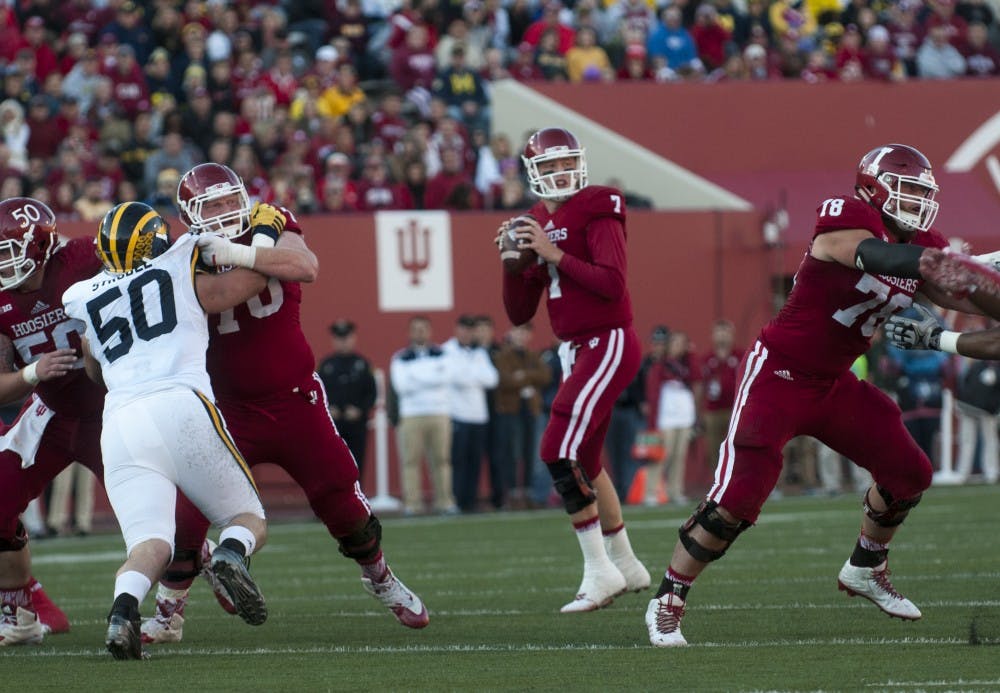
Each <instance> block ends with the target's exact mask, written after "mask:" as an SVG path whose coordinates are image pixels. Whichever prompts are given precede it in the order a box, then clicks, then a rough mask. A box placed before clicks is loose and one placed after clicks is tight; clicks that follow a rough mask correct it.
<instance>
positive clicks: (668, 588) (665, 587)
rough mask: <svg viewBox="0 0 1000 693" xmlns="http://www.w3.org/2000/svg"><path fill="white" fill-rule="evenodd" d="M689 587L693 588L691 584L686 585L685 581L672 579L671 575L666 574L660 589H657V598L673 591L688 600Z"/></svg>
mask: <svg viewBox="0 0 1000 693" xmlns="http://www.w3.org/2000/svg"><path fill="white" fill-rule="evenodd" d="M689 589H691V585H685V584H684V583H683V582H678V581H676V580H671V579H670V578H669V577H667V576H664V577H663V581H662V582H661V583H660V589H658V590H656V598H657V599H659V598H660V597H662V596H663V595H665V594H667V593H669V592H673V593H674V594H676V595H677V596H678V597H680V598H681V599H683V600H684V601H687V594H688V590H689Z"/></svg>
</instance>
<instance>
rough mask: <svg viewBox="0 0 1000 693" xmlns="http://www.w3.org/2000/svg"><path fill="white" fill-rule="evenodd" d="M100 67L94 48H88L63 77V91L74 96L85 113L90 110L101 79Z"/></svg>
mask: <svg viewBox="0 0 1000 693" xmlns="http://www.w3.org/2000/svg"><path fill="white" fill-rule="evenodd" d="M99 68H100V66H99V65H98V62H97V54H96V53H95V52H94V50H93V49H92V48H88V49H87V50H86V51H85V52H84V54H83V55H82V56H81V57H80V59H79V60H78V61H77V62H76V64H74V65H73V67H72V69H71V70H70V71H69V73H67V74H66V77H65V78H64V79H63V83H62V93H63V94H65V95H66V96H72V97H74V98H75V99H76V100H77V101H78V102H79V104H80V111H81V112H83V113H86V112H87V111H89V110H90V103H91V100H92V99H93V95H94V92H95V91H96V90H97V83H98V82H99V81H100V79H101V73H100V69H99Z"/></svg>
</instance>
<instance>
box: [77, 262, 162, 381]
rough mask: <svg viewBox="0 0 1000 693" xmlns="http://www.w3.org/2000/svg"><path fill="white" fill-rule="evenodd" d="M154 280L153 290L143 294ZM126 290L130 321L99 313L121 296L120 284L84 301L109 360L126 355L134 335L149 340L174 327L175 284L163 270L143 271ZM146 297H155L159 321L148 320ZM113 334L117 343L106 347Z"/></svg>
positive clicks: (109, 361) (145, 340) (118, 316)
mask: <svg viewBox="0 0 1000 693" xmlns="http://www.w3.org/2000/svg"><path fill="white" fill-rule="evenodd" d="M153 283H155V284H156V287H155V291H148V292H145V293H143V288H144V287H145V286H146V285H147V284H153ZM126 293H128V302H129V307H130V309H131V313H132V316H131V317H132V320H131V322H130V321H129V320H127V319H126V318H124V317H122V316H120V315H116V316H114V317H111V318H108V320H107V321H105V320H104V318H103V317H102V316H101V311H102V310H103V309H104V308H105V307H107V306H108V305H110V304H111V303H114V301H115V300H116V299H118V298H119V297H120V296H121V295H122V290H121V287H120V286H116V287H114V288H112V289H108V290H107V291H105V292H104V293H103V294H101V295H100V296H97V297H96V298H92V299H91V300H90V301H88V302H87V313H88V314H89V315H90V320H91V321H92V322H93V323H94V331H95V332H97V338H98V339H100V340H101V344H103V345H104V355H105V357H107V359H108V363H111V362H112V361H116V360H118V359H120V358H121V357H122V356H124V355H125V354H127V353H128V352H129V351H130V350H131V349H132V344H133V343H135V337H136V336H137V337H139V339H141V340H143V341H144V342H148V341H150V340H152V339H155V338H156V337H159V336H160V335H161V334H167V333H169V332H172V331H173V329H174V328H175V327H177V306H176V304H175V303H174V283H173V281H171V279H170V274H169V273H168V272H167V271H166V270H162V269H150V270H146V271H145V272H143V273H142V274H140V275H139V276H137V277H136V278H135V279H133V280H132V281H130V282H129V283H128V287H127V288H126ZM147 297H148V298H151V299H152V298H154V297H155V299H156V300H157V301H158V302H159V304H160V316H159V317H160V321H159V322H155V323H152V324H151V323H150V321H149V320H150V318H149V315H148V314H147V311H146V299H147ZM133 333H134V335H135V336H133ZM115 335H118V343H117V344H115V345H114V346H108V344H109V343H110V342H111V341H112V339H113V338H114V336H115Z"/></svg>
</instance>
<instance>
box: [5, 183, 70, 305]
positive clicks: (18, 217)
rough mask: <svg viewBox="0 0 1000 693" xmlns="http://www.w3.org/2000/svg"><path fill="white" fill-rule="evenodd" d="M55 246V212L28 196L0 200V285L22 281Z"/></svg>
mask: <svg viewBox="0 0 1000 693" xmlns="http://www.w3.org/2000/svg"><path fill="white" fill-rule="evenodd" d="M55 246H56V215H55V214H53V213H52V210H51V209H49V207H48V205H46V204H45V203H43V202H39V201H38V200H35V199H32V198H30V197H11V198H9V199H6V200H4V201H3V202H0V288H2V289H13V288H14V287H16V286H19V285H20V284H22V283H24V281H25V280H26V279H27V278H28V277H30V276H31V275H32V274H33V273H34V272H35V270H37V269H39V268H40V267H42V266H43V265H45V263H46V262H47V261H48V259H49V257H50V256H51V255H52V250H53V249H54V248H55Z"/></svg>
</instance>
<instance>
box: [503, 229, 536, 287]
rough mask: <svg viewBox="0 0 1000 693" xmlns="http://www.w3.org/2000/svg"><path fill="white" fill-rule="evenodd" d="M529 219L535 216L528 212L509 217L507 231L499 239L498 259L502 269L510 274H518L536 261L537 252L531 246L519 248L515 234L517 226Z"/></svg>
mask: <svg viewBox="0 0 1000 693" xmlns="http://www.w3.org/2000/svg"><path fill="white" fill-rule="evenodd" d="M529 219H530V220H534V219H535V218H534V217H533V216H531V215H530V214H522V215H521V216H517V217H514V218H513V219H511V220H510V226H509V227H508V228H507V233H505V234H504V235H503V237H502V238H501V240H500V260H501V261H502V262H503V268H504V270H505V271H506V272H508V273H510V274H520V273H521V272H523V271H524V270H526V269H528V268H529V267H531V266H532V265H533V264H535V263H536V262H538V253H536V252H535V251H534V250H532V249H531V248H521V247H520V244H519V242H518V240H517V236H516V235H515V234H516V233H517V231H516V229H517V227H518V226H520V225H521V224H522V222H524V221H526V220H529Z"/></svg>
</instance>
